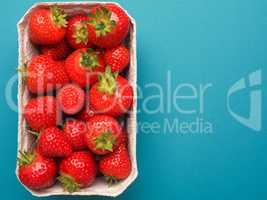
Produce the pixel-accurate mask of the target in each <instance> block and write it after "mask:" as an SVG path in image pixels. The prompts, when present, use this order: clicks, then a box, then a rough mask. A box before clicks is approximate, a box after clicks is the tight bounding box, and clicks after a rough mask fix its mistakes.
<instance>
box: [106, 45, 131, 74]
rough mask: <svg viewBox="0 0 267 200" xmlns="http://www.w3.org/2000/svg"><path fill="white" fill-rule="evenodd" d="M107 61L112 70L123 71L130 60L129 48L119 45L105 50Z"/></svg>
mask: <svg viewBox="0 0 267 200" xmlns="http://www.w3.org/2000/svg"><path fill="white" fill-rule="evenodd" d="M104 56H105V62H106V64H107V65H109V66H110V68H111V71H112V72H117V71H122V70H123V69H124V68H125V67H127V65H128V64H129V61H130V54H129V50H128V49H127V48H126V47H124V46H122V45H121V46H118V47H115V48H113V49H109V50H107V51H106V52H105V55H104Z"/></svg>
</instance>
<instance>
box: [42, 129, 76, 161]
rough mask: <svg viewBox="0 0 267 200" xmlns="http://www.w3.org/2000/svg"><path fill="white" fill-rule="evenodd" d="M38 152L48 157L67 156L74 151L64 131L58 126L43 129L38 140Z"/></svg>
mask: <svg viewBox="0 0 267 200" xmlns="http://www.w3.org/2000/svg"><path fill="white" fill-rule="evenodd" d="M37 148H38V152H40V153H41V154H42V155H44V156H46V157H67V156H70V155H71V153H72V146H71V144H70V142H69V141H68V139H67V137H66V136H65V135H64V133H63V131H62V130H60V129H59V128H56V127H50V128H46V129H44V130H43V131H41V133H40V135H39V137H38V142H37Z"/></svg>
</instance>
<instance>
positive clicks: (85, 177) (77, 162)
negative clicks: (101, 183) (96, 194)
mask: <svg viewBox="0 0 267 200" xmlns="http://www.w3.org/2000/svg"><path fill="white" fill-rule="evenodd" d="M59 168H60V169H59V173H60V177H59V178H58V180H59V181H60V183H61V184H62V185H63V187H64V189H65V190H66V191H68V192H69V193H73V192H76V191H78V190H79V189H80V188H83V187H88V186H90V185H91V184H92V183H93V182H94V180H95V177H96V171H97V168H96V163H95V160H94V158H93V155H92V154H91V153H90V152H87V151H78V152H74V153H73V154H72V155H71V156H69V157H68V158H65V159H64V160H62V161H61V163H60V167H59Z"/></svg>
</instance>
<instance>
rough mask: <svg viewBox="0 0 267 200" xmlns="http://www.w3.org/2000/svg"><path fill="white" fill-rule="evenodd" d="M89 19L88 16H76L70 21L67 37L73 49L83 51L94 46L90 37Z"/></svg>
mask: <svg viewBox="0 0 267 200" xmlns="http://www.w3.org/2000/svg"><path fill="white" fill-rule="evenodd" d="M89 19H90V18H89V17H88V16H86V15H76V16H74V17H72V18H70V19H69V22H68V27H67V32H66V37H67V40H68V42H69V44H70V46H71V47H72V48H74V49H81V48H86V47H91V46H92V43H91V42H90V38H89V35H88V21H89Z"/></svg>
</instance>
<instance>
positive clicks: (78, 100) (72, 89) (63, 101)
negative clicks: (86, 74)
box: [57, 83, 85, 115]
mask: <svg viewBox="0 0 267 200" xmlns="http://www.w3.org/2000/svg"><path fill="white" fill-rule="evenodd" d="M57 100H58V102H59V106H60V108H61V109H62V110H63V112H65V113H66V114H69V115H73V114H76V113H78V112H79V111H80V110H81V109H82V108H83V105H84V101H85V93H84V91H83V90H82V88H80V87H79V86H78V85H75V84H71V83H70V84H67V85H65V86H64V87H62V88H61V89H60V90H59V92H58V94H57Z"/></svg>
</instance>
